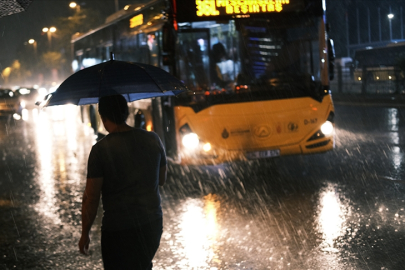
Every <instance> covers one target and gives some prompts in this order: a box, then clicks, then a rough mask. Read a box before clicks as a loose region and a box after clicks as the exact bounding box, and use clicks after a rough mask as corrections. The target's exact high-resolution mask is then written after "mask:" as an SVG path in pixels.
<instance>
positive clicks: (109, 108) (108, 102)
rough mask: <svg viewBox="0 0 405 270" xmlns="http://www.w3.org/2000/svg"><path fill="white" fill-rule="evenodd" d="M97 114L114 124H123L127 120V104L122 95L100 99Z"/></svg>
mask: <svg viewBox="0 0 405 270" xmlns="http://www.w3.org/2000/svg"><path fill="white" fill-rule="evenodd" d="M98 112H99V113H100V115H101V117H104V118H107V119H108V120H110V121H111V122H113V123H115V124H123V123H125V120H126V119H127V118H128V115H129V112H128V104H127V101H126V99H125V98H124V97H123V96H122V95H114V96H106V97H101V98H100V99H99V102H98Z"/></svg>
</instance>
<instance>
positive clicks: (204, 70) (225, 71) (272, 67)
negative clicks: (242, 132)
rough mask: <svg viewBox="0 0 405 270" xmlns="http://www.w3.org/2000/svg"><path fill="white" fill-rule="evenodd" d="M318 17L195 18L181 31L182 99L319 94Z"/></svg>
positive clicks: (204, 101) (202, 102)
mask: <svg viewBox="0 0 405 270" xmlns="http://www.w3.org/2000/svg"><path fill="white" fill-rule="evenodd" d="M318 24H319V20H317V19H316V18H293V19H292V18H289V19H288V20H287V19H286V20H284V21H283V20H277V21H269V20H259V19H254V20H253V19H249V20H243V21H236V22H235V21H229V22H226V23H218V22H197V23H191V24H184V25H183V28H182V29H181V30H180V31H179V54H178V55H179V65H178V69H179V70H178V74H179V77H180V78H181V80H183V81H184V82H185V84H186V85H187V87H188V88H189V89H190V90H193V92H194V93H195V94H194V95H190V96H181V97H179V99H178V103H180V104H182V105H187V104H188V103H189V104H191V105H196V106H197V105H199V106H200V107H201V106H203V107H207V106H210V105H214V104H220V103H229V102H241V101H258V100H271V99H285V98H297V97H313V98H317V99H318V98H319V97H320V95H321V93H322V86H321V83H320V62H321V59H320V46H319V44H320V42H319V36H318V32H319V31H318V29H319V25H318Z"/></svg>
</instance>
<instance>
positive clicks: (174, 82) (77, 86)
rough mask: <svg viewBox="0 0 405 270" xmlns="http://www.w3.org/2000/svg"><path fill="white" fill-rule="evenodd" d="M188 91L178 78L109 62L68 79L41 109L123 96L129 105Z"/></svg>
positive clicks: (140, 66) (157, 70)
mask: <svg viewBox="0 0 405 270" xmlns="http://www.w3.org/2000/svg"><path fill="white" fill-rule="evenodd" d="M184 91H187V88H186V86H185V85H184V84H183V83H182V82H181V81H180V80H178V79H177V78H175V77H174V76H172V75H171V74H169V73H168V72H166V71H164V70H163V69H161V68H158V67H155V66H152V65H147V64H142V63H133V62H125V61H116V60H110V61H107V62H104V63H101V64H97V65H94V66H91V67H88V68H85V69H82V70H80V71H78V72H76V73H74V74H73V75H71V76H70V77H69V78H67V79H66V80H65V81H64V82H63V83H62V84H61V85H60V86H59V88H58V89H56V91H55V92H54V93H51V94H49V95H48V96H47V97H46V98H45V101H44V102H42V103H41V104H39V105H40V106H53V105H63V104H75V105H85V104H94V103H98V99H99V98H100V97H103V96H110V95H115V94H121V95H123V96H124V97H125V98H126V100H127V101H128V102H131V101H134V100H139V99H146V98H152V97H161V96H175V95H178V94H180V93H181V92H184Z"/></svg>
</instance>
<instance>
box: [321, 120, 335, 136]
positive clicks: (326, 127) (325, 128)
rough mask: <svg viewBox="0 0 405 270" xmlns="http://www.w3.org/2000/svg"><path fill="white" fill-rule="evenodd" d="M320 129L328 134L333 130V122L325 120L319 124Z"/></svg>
mask: <svg viewBox="0 0 405 270" xmlns="http://www.w3.org/2000/svg"><path fill="white" fill-rule="evenodd" d="M321 131H322V133H323V134H325V135H330V134H332V132H333V124H332V123H331V122H330V121H326V122H325V123H323V124H322V126H321Z"/></svg>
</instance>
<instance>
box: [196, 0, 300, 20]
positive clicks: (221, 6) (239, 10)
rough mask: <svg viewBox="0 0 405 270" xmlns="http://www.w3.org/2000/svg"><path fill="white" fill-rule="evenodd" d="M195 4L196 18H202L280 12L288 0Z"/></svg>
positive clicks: (211, 0) (200, 1) (207, 0)
mask: <svg viewBox="0 0 405 270" xmlns="http://www.w3.org/2000/svg"><path fill="white" fill-rule="evenodd" d="M291 1H294V0H291ZM195 4H196V8H197V12H196V14H197V16H198V17H203V16H220V15H248V14H251V13H267V12H281V11H282V10H283V8H284V6H285V5H289V4H290V0H239V1H232V0H196V1H195Z"/></svg>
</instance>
